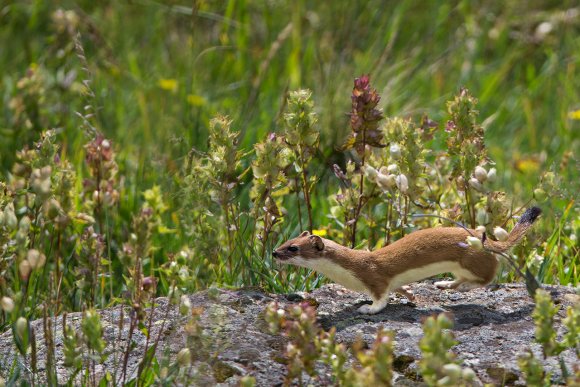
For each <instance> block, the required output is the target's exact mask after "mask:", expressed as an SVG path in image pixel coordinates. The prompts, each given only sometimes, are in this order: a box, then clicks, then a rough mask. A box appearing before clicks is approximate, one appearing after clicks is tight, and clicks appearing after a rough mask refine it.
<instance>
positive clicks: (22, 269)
mask: <svg viewBox="0 0 580 387" xmlns="http://www.w3.org/2000/svg"><path fill="white" fill-rule="evenodd" d="M31 271H32V266H31V265H30V262H28V261H27V260H26V259H25V260H23V261H22V262H20V264H19V265H18V272H19V273H20V278H22V280H24V281H26V280H28V276H29V275H30V272H31Z"/></svg>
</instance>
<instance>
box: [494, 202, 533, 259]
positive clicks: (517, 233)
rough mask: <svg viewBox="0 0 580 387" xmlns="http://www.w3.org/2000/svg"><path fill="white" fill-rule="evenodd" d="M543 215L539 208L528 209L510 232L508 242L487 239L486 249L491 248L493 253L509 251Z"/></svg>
mask: <svg viewBox="0 0 580 387" xmlns="http://www.w3.org/2000/svg"><path fill="white" fill-rule="evenodd" d="M541 213H542V210H541V209H539V208H538V207H532V208H528V209H527V210H526V212H524V214H523V215H522V217H521V218H520V220H519V221H518V222H517V223H516V225H515V226H514V228H513V229H512V231H511V232H510V234H509V236H508V239H507V240H505V241H503V242H500V241H492V240H490V239H487V240H486V241H485V245H486V247H489V249H490V250H492V251H497V252H502V253H503V252H505V251H507V250H509V249H510V248H512V247H513V246H515V245H517V244H518V243H519V242H520V241H521V240H522V238H523V237H524V236H525V235H526V233H527V232H528V230H529V229H530V228H531V227H532V225H533V224H534V222H535V221H536V219H538V216H540V214H541Z"/></svg>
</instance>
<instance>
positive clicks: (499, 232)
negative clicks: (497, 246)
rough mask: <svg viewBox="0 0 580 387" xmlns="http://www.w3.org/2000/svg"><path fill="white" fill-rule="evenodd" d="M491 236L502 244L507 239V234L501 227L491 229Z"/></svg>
mask: <svg viewBox="0 0 580 387" xmlns="http://www.w3.org/2000/svg"><path fill="white" fill-rule="evenodd" d="M493 235H495V237H496V238H497V240H498V241H501V242H504V241H507V239H508V236H509V234H508V232H507V231H506V230H504V229H503V228H501V227H496V228H494V229H493Z"/></svg>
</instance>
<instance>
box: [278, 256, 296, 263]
mask: <svg viewBox="0 0 580 387" xmlns="http://www.w3.org/2000/svg"><path fill="white" fill-rule="evenodd" d="M290 258H292V257H276V261H278V262H286V261H288V260H289V259H290Z"/></svg>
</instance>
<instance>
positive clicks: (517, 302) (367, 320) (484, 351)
mask: <svg viewBox="0 0 580 387" xmlns="http://www.w3.org/2000/svg"><path fill="white" fill-rule="evenodd" d="M545 288H546V289H547V290H548V291H550V292H551V293H552V296H553V298H554V299H555V302H556V303H557V304H558V305H559V306H560V310H559V312H558V315H557V316H556V325H557V329H558V334H559V336H561V335H562V334H563V333H564V331H563V328H562V326H561V319H562V318H563V317H564V316H565V308H566V307H567V306H569V305H571V304H573V303H578V302H580V297H579V296H578V295H576V294H575V293H574V290H573V289H572V288H569V287H564V286H546V287H545ZM411 289H412V291H413V292H414V293H415V295H416V299H415V301H414V302H413V303H411V302H406V301H407V300H406V299H404V298H403V299H400V298H396V297H395V296H392V298H391V302H390V304H389V305H388V306H387V307H386V308H385V310H383V311H382V312H381V313H379V314H376V315H372V316H367V315H361V314H359V313H358V312H357V311H356V309H357V308H358V307H359V306H360V305H361V304H363V303H365V302H368V301H367V299H366V297H365V296H363V295H360V294H358V293H354V292H351V291H348V290H345V289H344V288H342V287H341V286H339V285H334V284H332V285H326V286H323V287H322V288H320V289H317V290H315V291H313V292H312V293H301V294H292V295H273V294H267V293H264V292H262V291H260V290H259V289H241V290H223V289H210V290H207V291H203V292H199V293H196V294H193V295H191V296H190V301H191V304H192V306H193V307H194V308H201V309H202V310H203V311H202V312H201V315H200V321H199V322H200V326H201V328H202V329H203V335H202V337H203V340H202V343H201V344H200V348H199V354H198V355H200V356H199V357H206V358H207V359H209V360H207V364H208V367H206V372H204V373H200V375H199V376H198V379H197V384H199V385H216V384H219V385H237V384H238V383H239V379H240V377H241V376H243V375H252V376H254V377H255V378H256V381H257V384H258V385H262V386H274V385H281V384H282V382H283V380H284V375H285V366H284V365H283V364H281V362H280V359H282V352H283V349H284V347H285V345H286V339H285V338H283V337H281V336H275V335H270V334H269V333H268V331H267V324H266V323H265V321H264V319H263V311H264V308H265V307H266V306H267V305H268V303H269V302H271V301H278V302H279V303H280V305H281V306H287V305H290V304H292V303H295V302H299V301H301V300H302V299H305V298H309V299H314V300H316V303H318V309H317V310H318V318H319V323H320V325H321V326H322V327H323V328H324V329H330V327H332V326H336V328H337V335H336V336H337V340H338V341H339V342H343V343H345V344H347V346H348V345H349V344H351V343H353V342H354V341H355V340H356V338H357V337H362V338H363V339H364V340H365V341H366V342H367V343H369V344H370V343H372V342H373V340H374V337H375V333H376V331H377V329H378V328H379V327H381V326H382V327H385V328H386V329H390V330H393V331H394V332H395V333H396V337H395V340H396V345H395V349H396V350H395V371H396V377H395V384H396V385H419V384H420V383H419V382H416V381H415V380H420V379H418V378H417V375H416V370H417V360H418V359H419V358H420V351H419V348H418V341H419V339H420V338H421V337H422V329H421V323H422V321H423V320H424V319H425V318H426V317H428V316H430V315H434V314H439V313H442V312H444V313H447V314H448V315H449V316H450V317H451V318H452V319H453V321H454V324H455V326H454V329H453V333H454V334H455V337H456V339H457V340H458V341H459V344H458V345H457V346H455V347H454V348H453V351H454V352H455V353H457V354H458V356H459V358H461V359H462V360H464V365H467V366H470V367H471V368H473V369H474V370H475V371H476V373H477V376H478V377H479V379H480V381H481V382H482V383H492V384H494V385H502V384H508V385H513V384H520V385H522V384H523V381H522V379H521V378H520V372H519V369H518V366H517V362H516V355H517V353H518V352H522V351H523V350H525V349H526V348H529V347H531V348H532V349H533V350H534V352H535V353H536V355H538V356H539V355H540V347H539V346H538V345H536V344H531V342H532V340H533V336H534V324H533V320H532V316H531V312H532V310H533V307H534V305H533V301H532V299H531V298H530V297H529V296H528V295H527V293H526V290H525V287H524V286H523V285H521V284H505V285H497V286H492V287H488V288H484V289H476V290H472V291H470V292H467V293H459V292H455V291H450V290H445V291H441V290H438V289H436V288H435V287H434V286H433V285H432V283H431V282H422V283H417V284H413V285H411ZM156 305H157V306H156V308H155V310H154V312H153V318H152V320H151V326H150V329H149V332H150V333H151V337H152V339H151V340H150V341H149V346H151V343H152V341H154V340H155V339H156V338H157V337H159V345H158V348H157V358H158V360H159V363H160V364H161V363H162V360H163V359H164V358H167V357H168V356H169V357H170V358H171V359H174V358H175V356H176V354H177V352H179V350H180V349H182V348H183V347H184V346H185V344H186V334H185V332H184V327H185V325H186V321H187V318H185V317H182V316H181V315H180V314H179V312H178V310H177V307H176V306H173V305H169V304H168V302H167V299H165V298H159V299H157V303H156ZM99 313H100V316H101V320H102V325H103V331H104V333H103V336H104V339H105V341H106V343H107V347H106V353H107V354H108V357H107V359H106V360H105V362H104V364H102V365H97V366H96V367H95V373H96V374H97V375H102V374H103V373H104V372H105V370H106V371H108V372H110V373H111V374H112V375H114V377H115V378H116V380H117V382H118V383H119V382H121V381H122V374H121V373H122V372H121V368H122V363H123V361H122V354H123V353H124V351H125V348H126V346H127V331H128V325H129V324H128V310H126V309H125V310H124V311H123V315H124V318H125V323H124V324H123V326H122V327H121V328H120V324H119V322H120V320H121V314H122V309H121V308H120V307H115V308H111V309H106V310H102V311H99ZM80 319H81V314H80V313H71V314H69V315H68V317H67V324H71V325H72V326H75V327H78V326H79V323H80ZM53 326H54V327H55V339H54V341H55V346H56V362H57V373H58V379H59V382H65V381H66V380H68V378H69V376H70V375H69V373H68V371H67V369H66V368H65V367H64V359H63V354H62V350H63V337H62V318H58V319H55V321H54V324H53ZM32 328H33V329H34V331H35V335H36V338H37V353H38V359H39V361H38V365H37V368H38V374H37V376H36V381H37V382H40V383H42V381H43V377H44V376H43V375H44V368H45V359H46V347H45V343H44V337H43V321H42V320H38V321H34V322H32ZM132 340H133V341H134V345H135V347H134V349H133V350H132V351H131V352H130V356H129V357H128V363H127V375H126V380H130V379H131V378H133V377H135V375H136V373H137V369H138V366H139V362H140V361H141V359H142V358H143V354H144V350H145V347H146V345H147V340H146V337H145V335H144V334H143V333H141V332H139V331H136V333H135V334H134V335H133V338H132ZM17 353H18V352H17V351H16V349H15V347H14V344H13V337H12V332H11V331H7V332H4V333H3V334H2V335H0V355H1V356H0V375H2V376H3V377H4V378H7V377H8V375H9V370H10V368H11V367H13V366H14V365H15V364H16V363H18V364H20V365H23V366H24V367H23V369H26V368H28V369H30V368H29V367H30V364H29V363H28V362H27V361H29V360H24V359H23V358H22V357H21V356H20V355H17ZM562 359H563V360H564V362H565V363H566V365H567V366H568V367H569V369H570V368H571V366H572V364H574V363H575V362H576V363H577V362H578V359H577V358H576V355H575V354H574V353H572V351H569V350H568V351H565V352H563V353H562ZM194 364H197V365H199V364H200V363H199V362H198V363H194ZM547 368H548V369H549V370H550V371H552V373H553V383H554V384H557V383H558V382H559V380H560V379H559V378H560V377H561V371H560V367H559V366H558V364H557V362H556V361H553V360H548V362H547ZM321 370H322V371H323V372H322V373H323V374H324V369H321ZM22 377H25V378H27V379H29V380H30V378H31V377H32V376H31V374H30V373H27V372H26V371H23V374H22ZM77 380H78V379H77ZM308 382H309V383H313V384H318V385H325V384H328V383H330V382H331V379H329V376H328V375H326V376H322V377H321V378H320V379H318V380H308Z"/></svg>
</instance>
